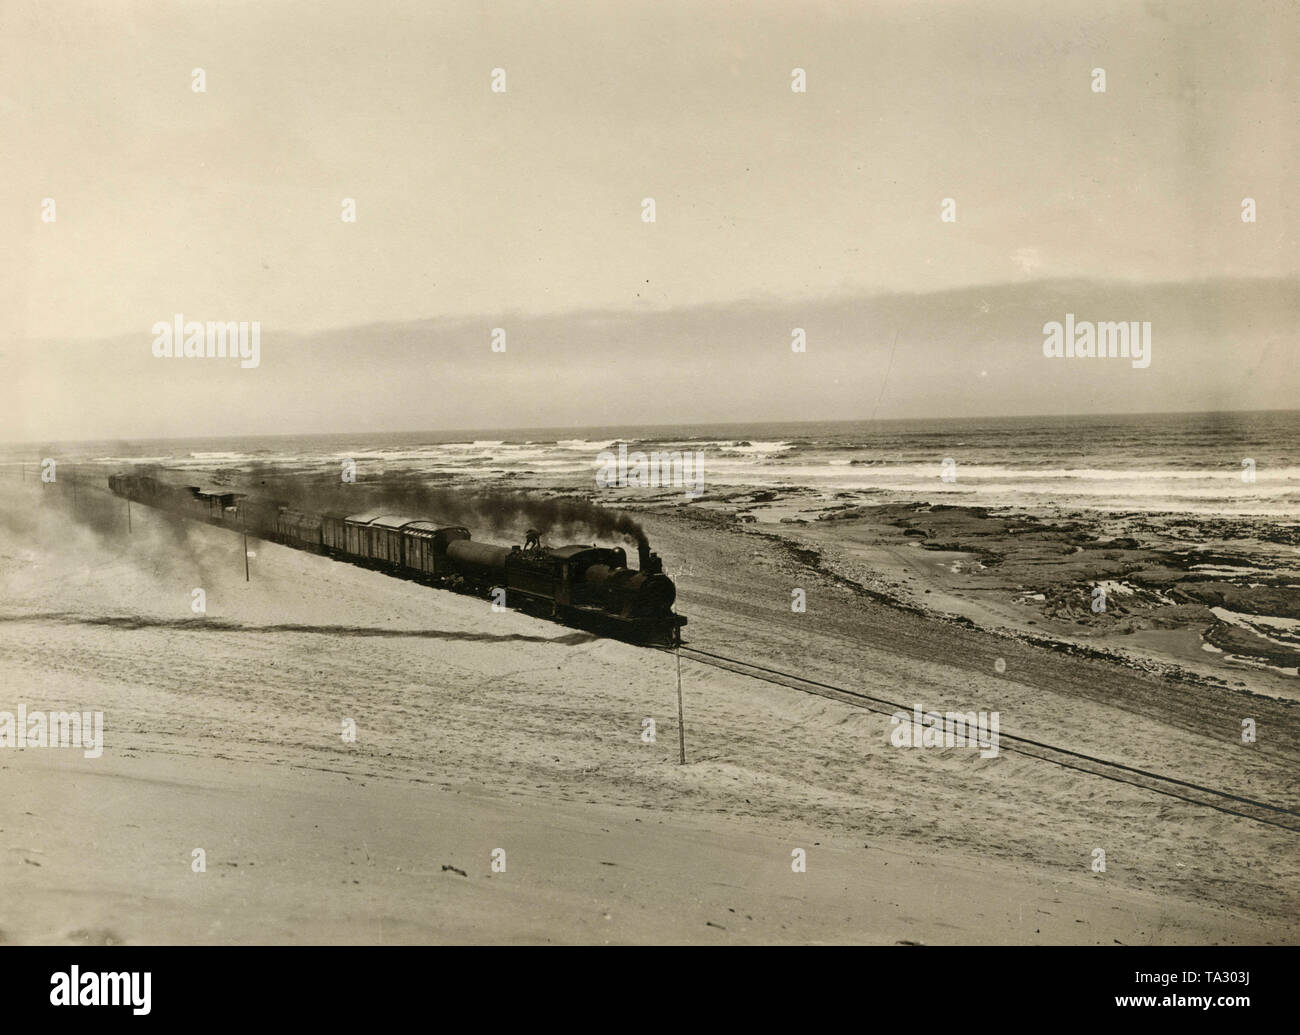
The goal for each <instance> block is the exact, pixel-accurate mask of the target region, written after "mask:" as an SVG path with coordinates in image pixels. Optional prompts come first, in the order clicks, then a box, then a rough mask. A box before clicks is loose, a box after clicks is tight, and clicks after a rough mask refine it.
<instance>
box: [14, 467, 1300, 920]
mask: <svg viewBox="0 0 1300 1035" xmlns="http://www.w3.org/2000/svg"><path fill="white" fill-rule="evenodd" d="M112 502H113V503H114V505H115V506H116V505H119V504H120V501H112ZM81 506H82V507H83V508H88V507H90V506H92V505H91V504H87V503H85V501H84V500H83V501H81ZM0 507H3V513H2V520H0V594H2V603H0V710H5V709H8V710H10V711H14V710H16V709H17V707H18V706H19V705H20V704H22V705H25V706H26V707H27V708H28V709H29V710H31V709H37V708H45V709H51V710H64V709H67V710H70V709H74V708H76V709H83V710H87V709H93V710H102V711H103V713H104V736H105V747H104V751H103V755H102V757H99V758H85V757H83V754H82V752H81V751H79V750H75V749H68V748H27V749H23V750H18V749H12V748H8V749H0V785H2V786H3V788H4V792H5V793H4V794H3V795H2V796H0V887H3V888H4V894H3V896H2V897H0V939H2V940H4V941H8V942H12V943H32V942H35V943H49V942H53V943H101V944H102V943H105V942H113V943H118V942H126V943H227V942H242V943H248V942H269V943H281V942H288V943H317V942H324V943H425V942H457V943H461V942H474V943H480V942H481V943H503V942H508V943H598V944H602V943H647V942H656V943H657V942H669V943H697V942H698V943H774V942H776V943H787V942H789V943H810V942H826V943H841V942H854V943H859V942H861V943H873V944H877V943H883V944H895V943H907V942H920V943H926V944H936V943H971V944H987V943H1054V944H1062V943H1071V944H1072V943H1083V944H1104V945H1110V944H1115V943H1120V944H1126V945H1127V944H1172V943H1265V944H1275V943H1294V942H1295V941H1296V938H1297V934H1298V933H1300V852H1298V851H1297V847H1298V846H1300V835H1296V834H1291V833H1288V832H1286V831H1282V830H1278V829H1275V828H1269V827H1265V826H1261V825H1259V824H1255V823H1252V822H1250V821H1248V820H1245V819H1241V818H1235V817H1231V816H1227V815H1223V814H1221V813H1218V812H1214V811H1211V810H1208V809H1204V808H1198V807H1196V806H1193V805H1190V804H1185V803H1180V802H1177V801H1174V800H1172V799H1169V798H1164V797H1159V796H1155V795H1152V794H1150V793H1149V792H1145V791H1143V790H1141V789H1138V788H1135V787H1129V786H1124V785H1120V784H1116V783H1112V782H1107V781H1104V780H1101V779H1098V778H1094V777H1089V776H1085V775H1083V774H1080V773H1077V772H1070V771H1066V770H1063V769H1059V768H1056V767H1053V766H1051V765H1049V764H1046V763H1043V762H1038V761H1033V760H1030V759H1027V758H1024V757H1019V756H1016V755H1014V754H1012V753H1008V752H1004V753H1002V754H1000V755H999V757H996V758H988V759H984V758H981V757H980V756H979V754H978V752H976V751H973V750H971V749H965V748H949V749H942V750H908V749H899V748H895V747H893V746H892V745H891V743H890V739H889V722H888V719H887V718H886V717H884V716H881V715H877V714H872V713H868V712H864V711H861V710H858V709H855V708H853V707H851V706H848V705H843V704H839V703H837V702H833V701H828V700H826V699H824V698H820V697H809V696H804V695H801V694H798V693H796V692H794V691H790V690H785V689H782V688H779V687H776V686H771V685H767V684H763V683H759V682H755V681H753V680H750V679H748V678H746V677H743V676H740V675H734V674H731V673H726V672H720V671H718V670H716V669H706V668H702V667H700V666H698V665H695V664H693V663H692V662H690V661H689V660H687V659H686V658H685V657H683V659H682V662H681V668H682V678H683V687H684V699H685V715H686V722H685V732H686V745H687V755H688V764H687V765H685V766H681V765H679V764H678V762H677V732H678V727H677V719H676V696H675V689H676V683H675V679H676V667H675V659H674V658H673V657H672V655H670V654H667V653H664V652H661V651H656V650H654V649H650V648H645V647H637V646H633V645H631V644H626V643H621V642H616V641H612V640H607V639H598V638H594V637H592V636H590V635H588V634H586V633H583V632H580V631H575V630H571V629H566V628H565V627H562V626H558V625H555V624H552V623H548V622H545V621H541V620H538V619H534V618H531V617H528V616H526V615H523V614H520V613H516V612H513V611H506V612H502V613H497V612H493V611H492V609H491V607H490V604H489V603H488V602H487V601H483V600H478V599H476V598H473V597H467V596H462V595H457V594H453V593H448V592H442V591H438V590H434V589H430V588H427V587H424V586H420V585H418V584H415V583H411V582H406V581H403V580H399V579H394V578H391V577H388V576H386V575H383V574H380V573H377V572H373V571H369V570H365V569H362V568H357V567H353V566H351V565H347V564H343V563H339V562H335V561H332V560H329V559H327V558H324V557H320V556H316V555H312V554H308V553H303V552H299V551H295V550H291V549H288V548H285V547H282V546H278V545H274V544H270V543H263V542H259V541H253V542H252V544H251V546H252V549H253V551H254V554H255V556H253V557H252V559H251V575H252V578H251V581H248V582H246V581H245V580H244V564H243V554H242V550H241V545H240V540H239V538H238V537H237V536H235V535H232V534H231V533H230V532H227V531H224V530H222V529H218V528H212V527H207V526H203V525H199V524H196V523H192V522H190V523H184V524H178V523H177V522H176V521H175V520H174V519H171V518H169V517H167V516H165V515H162V514H160V513H158V512H150V511H146V510H145V509H144V508H134V510H133V529H132V533H131V534H130V535H128V534H127V531H126V524H125V518H124V514H121V513H120V512H118V511H116V510H114V511H111V512H106V513H101V514H100V515H99V517H97V518H96V519H95V520H93V521H87V520H86V514H85V513H83V514H82V515H81V519H79V520H73V519H71V517H70V516H69V510H68V507H69V501H68V499H67V497H66V495H62V494H58V493H57V490H42V489H41V488H39V486H34V485H31V484H28V485H26V486H15V491H13V492H11V493H7V494H5V497H4V502H3V504H0ZM645 524H646V527H647V530H648V531H649V532H650V535H651V541H652V543H653V544H654V546H655V548H656V549H657V550H658V551H659V552H660V553H661V554H662V555H663V557H664V560H665V564H666V566H667V568H668V570H669V571H670V572H671V573H673V574H674V576H675V578H676V580H677V583H678V588H679V600H678V606H679V609H680V610H681V611H682V613H684V614H687V615H688V616H689V618H690V625H689V626H688V627H687V637H688V639H689V640H691V641H692V642H694V643H697V644H699V645H701V646H706V647H708V648H710V649H716V650H718V651H720V652H723V653H730V654H733V655H735V656H739V657H747V658H751V659H755V660H759V659H762V660H763V661H764V662H765V663H769V664H772V665H773V666H776V667H783V668H787V669H797V670H799V671H802V672H807V673H809V674H813V675H815V676H816V677H817V678H821V679H824V680H826V681H828V682H832V683H835V684H837V685H841V686H846V687H853V688H859V689H864V690H867V691H869V692H873V693H877V694H879V695H880V696H883V697H887V698H889V699H891V700H899V701H907V702H913V701H915V702H919V703H921V704H923V705H924V706H925V707H927V708H935V709H940V710H945V709H949V708H961V709H963V710H965V709H967V708H969V709H977V710H992V709H996V710H998V711H999V712H1000V715H1001V722H1002V729H1003V731H1004V732H1016V733H1021V734H1025V735H1031V736H1036V737H1039V738H1041V739H1043V740H1047V741H1050V742H1051V743H1054V744H1059V745H1062V746H1067V747H1071V748H1072V749H1074V750H1079V751H1087V752H1091V753H1094V754H1098V755H1101V756H1103V757H1106V758H1109V759H1114V760H1117V761H1124V762H1127V763H1129V764H1134V765H1142V766H1146V767H1149V768H1152V769H1155V770H1158V771H1160V772H1162V773H1167V774H1169V775H1172V776H1179V777H1182V778H1185V779H1194V780H1197V781H1198V782H1202V783H1206V784H1209V785H1210V786H1214V787H1218V788H1222V789H1225V790H1232V791H1235V792H1238V793H1244V794H1250V795H1253V796H1256V797H1260V798H1263V799H1265V800H1269V801H1275V802H1278V803H1280V804H1286V805H1288V806H1290V807H1292V808H1294V807H1296V802H1297V799H1298V798H1300V795H1298V794H1297V789H1298V788H1297V780H1296V773H1297V762H1298V761H1300V747H1297V744H1298V743H1300V742H1298V741H1297V737H1296V734H1297V732H1298V731H1300V716H1298V715H1297V710H1296V707H1295V706H1294V705H1293V704H1292V703H1291V702H1289V701H1287V700H1284V699H1280V698H1277V697H1270V696H1263V695H1259V694H1253V693H1250V692H1248V691H1247V690H1245V689H1242V688H1236V687H1232V686H1223V685H1214V684H1212V683H1209V682H1203V681H1198V680H1197V679H1195V678H1192V677H1191V676H1190V675H1188V676H1187V677H1185V678H1183V677H1179V676H1177V675H1171V674H1169V673H1167V672H1164V671H1156V670H1150V671H1147V670H1143V669H1142V668H1140V667H1135V666H1134V665H1131V664H1122V663H1119V662H1117V661H1115V660H1111V659H1107V658H1105V657H1088V656H1073V655H1070V654H1066V653H1062V652H1060V651H1055V650H1051V649H1047V648H1046V647H1044V646H1042V645H1038V644H1035V643H1033V642H1029V641H1027V640H1025V639H1018V638H1015V637H1012V636H1009V635H1000V634H997V633H995V632H992V631H987V630H984V629H980V628H972V627H968V626H967V625H964V624H961V623H957V622H952V621H941V620H939V619H938V618H937V617H936V616H934V615H932V614H928V613H926V612H924V611H922V610H920V609H909V608H907V607H900V606H897V605H896V604H894V603H890V602H888V601H886V600H884V599H882V598H880V597H879V596H874V595H872V594H870V593H863V592H860V591H859V590H858V589H855V588H854V587H853V586H852V585H849V584H846V583H845V581H844V580H843V579H842V578H838V577H836V576H835V575H834V574H833V573H831V572H828V571H827V570H826V568H825V565H824V564H820V563H819V564H816V565H810V564H809V563H807V558H806V557H801V555H800V554H798V553H797V552H794V551H791V550H790V549H788V548H786V547H784V546H782V545H781V544H780V543H778V542H775V541H773V540H772V539H770V538H769V537H768V534H767V533H766V532H764V531H763V530H762V529H761V528H757V527H755V526H742V525H736V524H731V523H722V522H712V521H709V520H702V519H701V518H700V517H698V516H694V517H693V516H691V515H690V514H686V513H680V514H679V513H676V512H673V511H668V512H665V513H656V514H646V515H645ZM914 577H915V578H917V579H921V578H923V577H925V576H924V569H923V568H919V569H918V570H917V572H916V574H915V576H914ZM936 585H937V583H936ZM196 588H201V589H203V591H204V593H205V596H206V614H196V613H195V612H194V611H193V610H192V608H191V603H192V600H193V590H194V589H196ZM794 588H802V589H804V590H805V591H806V594H807V601H808V606H807V611H806V612H805V613H795V612H792V611H791V607H790V601H791V592H792V589H794ZM999 660H1001V662H1002V665H998V664H997V663H998V661H999ZM1243 717H1251V718H1254V719H1255V721H1256V723H1257V727H1258V731H1259V732H1258V741H1257V742H1256V743H1254V744H1249V745H1246V744H1242V743H1241V740H1240V729H1241V719H1242V718H1243ZM648 718H649V719H654V720H655V733H656V736H655V739H654V741H653V742H652V743H647V742H646V740H645V739H643V730H644V725H643V722H644V720H645V719H648ZM345 720H352V721H353V722H354V723H355V727H356V739H355V741H353V742H348V741H346V740H345V739H344V737H343V735H342V730H343V726H344V722H345ZM1098 848H1100V849H1103V850H1104V852H1105V858H1106V870H1105V872H1104V873H1101V872H1094V870H1093V861H1094V850H1095V849H1098ZM195 849H201V850H202V851H203V853H204V861H205V870H204V871H203V872H194V869H193V865H192V863H193V857H194V856H193V853H194V850H195ZM497 849H502V850H504V858H505V868H504V871H502V870H501V869H499V867H498V868H497V869H495V870H494V867H493V856H494V852H495V851H496V850H497ZM796 849H802V850H803V852H804V853H805V855H806V872H795V870H794V869H792V852H794V851H795V850H796ZM499 858H500V857H499V856H498V859H499Z"/></svg>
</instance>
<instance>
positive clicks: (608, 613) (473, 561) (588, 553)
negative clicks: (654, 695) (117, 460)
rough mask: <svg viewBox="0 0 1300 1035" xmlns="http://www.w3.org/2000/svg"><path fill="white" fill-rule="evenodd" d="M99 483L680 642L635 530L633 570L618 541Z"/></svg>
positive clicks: (619, 629)
mask: <svg viewBox="0 0 1300 1035" xmlns="http://www.w3.org/2000/svg"><path fill="white" fill-rule="evenodd" d="M108 485H109V488H110V489H112V491H113V492H114V493H116V494H117V495H118V496H122V497H125V498H126V499H128V500H133V501H135V502H137V503H141V504H144V505H146V506H150V507H156V508H158V509H161V510H166V511H170V512H172V513H177V514H181V515H184V516H186V517H190V518H194V519H196V520H199V521H205V522H207V523H209V524H214V525H220V526H222V527H223V528H229V529H231V530H233V531H237V532H238V531H247V532H249V533H251V534H253V535H256V536H257V537H258V538H260V539H269V540H271V541H273V542H277V543H281V544H283V545H285V546H291V547H295V548H297V549H301V550H310V551H313V552H316V553H323V554H325V555H326V556H329V557H333V558H335V559H336V560H342V561H348V562H350V563H353V564H361V565H365V566H366V567H371V568H376V569H379V570H381V571H385V572H387V573H389V574H392V575H397V576H400V577H404V578H411V579H416V580H418V581H421V582H425V583H428V584H430V585H436V586H441V587H444V588H448V589H457V590H465V591H470V592H475V593H479V594H485V595H490V596H492V597H493V599H494V600H496V601H499V602H502V603H504V604H505V605H506V606H509V607H516V608H519V609H520V610H527V611H530V612H532V613H535V614H542V615H545V616H546V617H550V618H555V619H557V620H560V621H564V622H568V623H570V624H573V625H579V626H583V627H588V628H593V629H595V630H596V631H601V632H610V633H613V634H615V635H619V636H623V637H626V638H628V639H633V640H638V641H652V642H662V641H668V642H680V641H681V627H682V626H683V625H685V624H686V619H685V618H684V617H683V616H681V615H678V614H676V613H674V611H673V601H674V600H675V599H676V597H677V588H676V586H674V585H673V581H672V579H670V578H669V577H668V576H667V575H665V574H664V573H663V562H662V561H661V560H660V559H659V555H658V554H655V553H651V552H650V546H649V543H647V542H645V541H644V539H642V540H641V542H640V543H639V544H638V555H639V556H638V564H639V570H636V571H634V570H632V569H630V568H628V566H627V554H626V553H625V552H624V551H623V549H622V548H621V547H600V546H595V545H591V546H586V545H576V546H561V547H558V548H554V549H552V548H549V547H544V546H541V545H540V544H539V543H537V542H536V540H535V539H534V540H530V545H528V546H527V547H519V546H492V545H490V544H488V543H481V542H476V541H474V540H473V539H472V538H471V537H470V532H469V529H467V528H465V527H464V526H462V525H453V524H445V523H443V522H439V521H431V520H426V519H423V518H412V517H404V516H401V515H394V514H384V513H381V512H379V511H367V512H366V513H362V514H351V515H343V514H330V513H323V514H316V513H311V512H307V511H301V510H294V509H292V508H290V507H286V506H283V505H280V504H277V503H275V502H272V501H269V500H259V499H256V498H254V497H251V496H248V495H245V494H243V493H238V492H231V491H228V490H225V489H212V490H205V489H202V488H199V487H197V486H186V485H177V484H174V483H171V482H167V481H163V480H161V479H158V478H155V477H154V476H152V475H147V474H136V473H127V474H114V475H111V476H110V477H109V479H108ZM502 591H504V600H502V598H501V594H502Z"/></svg>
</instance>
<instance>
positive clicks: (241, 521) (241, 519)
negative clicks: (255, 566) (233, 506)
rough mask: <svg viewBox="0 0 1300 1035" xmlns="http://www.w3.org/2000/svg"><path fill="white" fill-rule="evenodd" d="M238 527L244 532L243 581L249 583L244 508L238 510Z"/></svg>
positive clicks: (246, 525)
mask: <svg viewBox="0 0 1300 1035" xmlns="http://www.w3.org/2000/svg"><path fill="white" fill-rule="evenodd" d="M239 526H240V528H242V529H243V531H244V581H245V582H248V581H250V579H249V577H248V521H247V519H246V518H245V517H244V508H243V507H240V508H239Z"/></svg>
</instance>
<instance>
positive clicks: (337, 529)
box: [320, 514, 348, 553]
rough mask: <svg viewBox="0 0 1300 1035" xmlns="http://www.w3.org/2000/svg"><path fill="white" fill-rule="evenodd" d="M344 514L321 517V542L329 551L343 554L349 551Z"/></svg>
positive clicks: (323, 515)
mask: <svg viewBox="0 0 1300 1035" xmlns="http://www.w3.org/2000/svg"><path fill="white" fill-rule="evenodd" d="M344 521H345V518H344V517H343V515H342V514H322V515H321V516H320V541H321V545H322V546H323V547H325V549H326V550H328V551H337V552H338V553H343V552H344V551H345V550H346V549H347V545H348V544H347V531H346V529H345V527H344Z"/></svg>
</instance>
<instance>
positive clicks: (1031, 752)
mask: <svg viewBox="0 0 1300 1035" xmlns="http://www.w3.org/2000/svg"><path fill="white" fill-rule="evenodd" d="M659 649H660V650H663V651H664V652H665V653H668V654H671V653H674V648H671V647H662V648H659ZM676 650H679V651H680V652H681V656H682V657H684V658H686V659H688V660H690V661H694V662H696V663H697V664H701V665H707V666H709V667H711V668H717V669H722V670H723V671H727V672H735V673H737V674H739V675H743V676H748V677H750V678H751V679H757V680H760V681H762V682H764V683H771V684H773V685H774V686H784V687H788V688H789V689H791V690H797V691H799V692H801V693H807V694H815V695H817V696H819V697H825V698H828V699H829V700H832V701H839V702H841V703H842V704H848V705H851V706H853V707H855V708H862V709H864V710H866V711H870V712H876V713H877V714H880V715H893V714H894V713H895V712H906V713H909V714H910V713H911V711H912V708H911V706H910V705H905V704H901V703H898V702H895V701H889V700H886V699H885V698H883V697H876V696H874V695H872V694H866V693H863V692H861V691H858V690H849V689H846V688H845V687H841V686H835V685H834V684H831V683H824V682H822V681H820V680H817V679H811V678H809V677H807V676H801V675H798V674H797V673H794V672H785V671H782V670H781V669H776V668H769V667H767V666H765V665H759V664H756V663H754V662H752V661H744V660H742V659H740V658H732V657H728V656H727V655H725V654H717V653H715V652H713V651H708V650H704V649H703V648H701V647H692V646H688V645H686V644H682V645H681V646H680V647H679V648H676ZM998 746H999V748H1000V749H1001V750H1006V751H1013V752H1015V753H1017V754H1020V755H1023V756H1025V757H1026V758H1035V759H1038V760H1039V761H1041V762H1048V763H1050V764H1052V765H1056V766H1060V767H1061V768H1063V769H1072V770H1074V771H1076V772H1080V773H1086V774H1088V775H1089V776H1096V777H1099V778H1101V779H1103V780H1110V781H1112V782H1114V783H1124V784H1128V785H1129V786H1131V787H1138V788H1140V789H1142V790H1145V791H1150V792H1152V793H1154V794H1160V795H1164V796H1166V797H1169V798H1176V799H1177V800H1179V801H1183V802H1188V803H1190V804H1192V805H1198V806H1201V807H1202V808H1208V809H1214V810H1215V811H1216V812H1222V813H1224V814H1226V815H1229V816H1238V817H1240V818H1242V819H1247V820H1250V821H1252V822H1255V823H1261V824H1264V825H1266V826H1272V827H1279V828H1280V829H1282V830H1287V831H1290V832H1291V833H1293V834H1300V822H1296V821H1297V820H1300V811H1298V810H1296V809H1289V808H1286V807H1285V806H1282V805H1273V804H1271V803H1269V802H1266V801H1259V800H1258V799H1256V798H1251V797H1248V796H1246V795H1241V794H1233V793H1231V792H1229V791H1221V790H1218V789H1216V788H1214V787H1206V786H1204V785H1203V784H1198V783H1193V782H1191V781H1188V780H1180V779H1178V778H1176V777H1173V776H1165V775H1164V774H1162V773H1156V772H1152V771H1151V770H1149V769H1142V768H1140V767H1138V766H1131V765H1126V764H1124V763H1123V762H1112V761H1110V760H1109V759H1105V758H1099V757H1097V756H1096V755H1089V754H1086V753H1085V752H1082V751H1073V750H1071V749H1069V748H1063V747H1058V746H1056V745H1054V744H1048V743H1045V742H1044V741H1041V740H1034V739H1032V738H1030V737H1023V736H1019V735H1017V734H1013V733H1005V732H1001V731H999V733H998Z"/></svg>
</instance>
